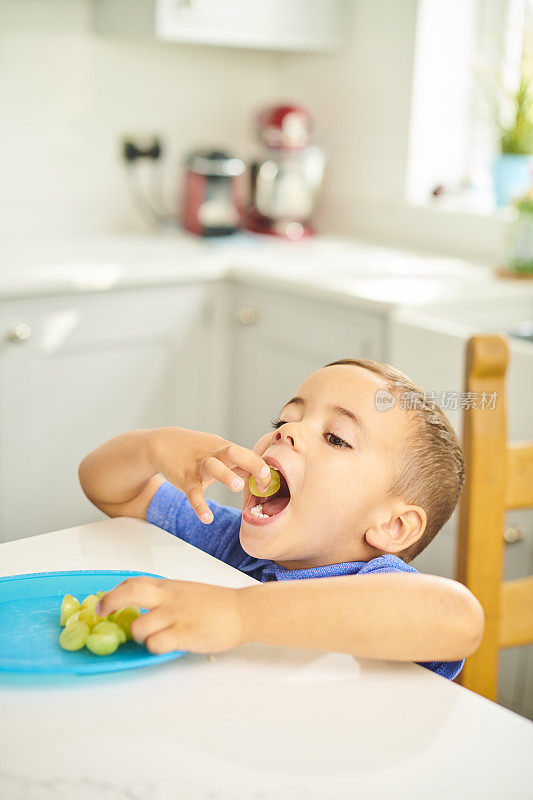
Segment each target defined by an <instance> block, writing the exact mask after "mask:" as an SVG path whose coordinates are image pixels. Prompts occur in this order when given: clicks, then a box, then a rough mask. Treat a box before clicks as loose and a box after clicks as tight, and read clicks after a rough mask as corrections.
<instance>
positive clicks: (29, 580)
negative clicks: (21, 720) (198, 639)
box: [0, 570, 187, 674]
mask: <svg viewBox="0 0 533 800" xmlns="http://www.w3.org/2000/svg"><path fill="white" fill-rule="evenodd" d="M137 575H150V576H151V577H154V578H161V577H162V576H161V575H153V574H152V573H150V572H120V571H115V570H96V571H75V572H38V573H35V574H31V575H10V576H7V577H5V578H1V577H0V670H4V671H9V672H41V673H42V672H47V673H77V674H92V673H96V672H112V671H114V670H119V669H133V668H134V667H148V666H150V664H159V663H161V662H162V661H169V660H170V659H172V658H179V657H180V656H182V655H184V654H185V652H187V651H184V650H174V651H173V652H172V653H164V654H163V655H153V654H152V653H150V652H149V651H148V650H147V649H146V647H145V646H144V645H139V644H137V643H136V642H126V643H125V644H122V645H120V647H119V648H118V650H116V651H115V652H114V653H112V654H111V655H110V656H95V655H94V654H93V653H91V652H90V651H89V650H87V648H86V647H84V648H83V649H82V650H77V651H75V652H67V651H65V650H62V649H61V647H60V646H59V634H60V633H61V631H62V630H63V629H62V628H61V627H60V626H59V616H60V609H61V601H62V600H63V597H64V596H65V595H66V594H73V595H74V596H75V597H77V598H78V600H80V602H81V601H82V600H83V598H84V597H86V596H87V595H88V594H96V592H97V591H99V590H102V591H108V590H109V589H113V588H114V587H115V586H117V584H119V583H121V582H122V581H123V580H125V579H126V578H130V577H132V576H137Z"/></svg>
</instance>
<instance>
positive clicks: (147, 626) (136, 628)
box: [130, 606, 172, 642]
mask: <svg viewBox="0 0 533 800" xmlns="http://www.w3.org/2000/svg"><path fill="white" fill-rule="evenodd" d="M171 623H172V620H170V619H169V616H168V611H167V610H166V609H165V608H163V607H161V606H159V607H158V608H154V610H153V611H149V612H148V614H141V616H140V617H137V619H134V620H133V622H132V623H131V626H130V628H131V635H132V636H133V638H134V639H135V641H136V642H144V640H145V639H146V638H147V637H148V636H151V635H152V634H154V633H157V631H162V630H164V629H165V628H167V627H168V626H169V625H170V624H171Z"/></svg>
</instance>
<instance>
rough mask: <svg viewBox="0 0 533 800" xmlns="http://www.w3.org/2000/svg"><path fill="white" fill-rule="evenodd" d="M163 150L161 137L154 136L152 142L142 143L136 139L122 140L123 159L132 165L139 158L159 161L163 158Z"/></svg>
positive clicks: (144, 141)
mask: <svg viewBox="0 0 533 800" xmlns="http://www.w3.org/2000/svg"><path fill="white" fill-rule="evenodd" d="M161 155H162V148H161V140H160V139H159V137H157V136H154V137H153V138H152V139H151V140H150V141H148V142H147V141H146V140H143V141H140V140H136V141H135V140H134V139H129V138H126V139H123V140H122V157H123V159H124V160H125V161H127V162H128V164H132V163H133V162H134V161H137V159H139V158H148V159H151V160H152V161H157V160H158V159H159V158H161Z"/></svg>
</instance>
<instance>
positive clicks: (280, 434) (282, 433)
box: [274, 425, 294, 447]
mask: <svg viewBox="0 0 533 800" xmlns="http://www.w3.org/2000/svg"><path fill="white" fill-rule="evenodd" d="M283 427H284V428H285V430H283V429H282V428H278V430H277V431H276V432H275V433H274V442H281V440H282V439H286V440H287V441H288V442H289V444H290V445H291V447H294V439H293V437H292V436H291V435H290V433H289V431H288V430H287V426H286V425H284V426H283Z"/></svg>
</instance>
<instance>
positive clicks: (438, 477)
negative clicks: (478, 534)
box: [325, 358, 465, 562]
mask: <svg viewBox="0 0 533 800" xmlns="http://www.w3.org/2000/svg"><path fill="white" fill-rule="evenodd" d="M344 364H347V365H352V366H355V367H362V368H363V369H367V370H368V371H369V372H373V373H375V374H376V375H379V376H380V377H381V378H383V380H384V381H385V383H386V388H387V391H389V392H390V393H391V394H392V395H394V396H395V397H396V399H398V398H399V396H400V395H402V394H404V393H408V396H409V403H408V404H407V407H406V413H408V414H409V415H411V416H412V418H413V421H414V423H415V424H414V426H413V429H412V432H411V433H410V434H409V435H408V436H407V437H406V439H405V441H404V442H403V445H402V449H401V453H400V464H401V467H400V469H399V472H398V474H397V475H396V476H395V478H394V481H393V483H392V485H391V486H390V488H389V496H391V497H401V498H402V499H403V500H405V502H406V503H409V504H413V505H417V506H420V507H421V508H423V509H424V511H425V512H426V515H427V524H426V529H425V530H424V532H423V534H422V536H421V537H420V539H419V540H418V541H417V542H415V543H414V544H413V545H411V546H410V547H407V548H406V549H405V550H403V551H402V552H401V553H399V554H398V555H399V556H400V557H401V558H402V559H403V560H404V561H406V562H409V561H412V560H413V558H415V556H417V555H418V554H419V553H421V552H422V550H424V548H425V547H427V546H428V544H429V543H430V542H431V540H432V539H433V538H434V537H435V536H436V534H437V533H438V532H439V531H440V529H441V528H442V526H443V525H444V523H445V522H447V520H448V519H449V518H450V516H451V514H452V511H453V510H454V508H455V506H456V505H457V502H458V501H459V497H460V495H461V490H462V488H463V483H464V476H465V469H464V456H463V451H462V448H461V444H460V442H459V439H458V438H457V435H456V433H455V431H454V429H453V428H452V426H451V424H450V421H449V420H448V418H447V416H446V415H445V414H444V412H443V411H442V409H440V408H439V406H438V405H437V404H436V403H432V402H431V401H429V402H428V400H427V399H426V393H425V392H424V390H423V389H421V388H420V386H417V384H416V383H414V382H413V381H412V380H411V379H410V378H408V377H407V375H404V373H403V372H400V371H399V370H397V369H395V368H394V367H391V366H390V365H389V364H382V363H381V362H379V361H372V360H371V359H369V358H353V359H351V358H343V359H341V360H340V361H333V362H331V363H330V364H326V365H325V366H326V367H334V366H337V365H341V366H342V365H344Z"/></svg>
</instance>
